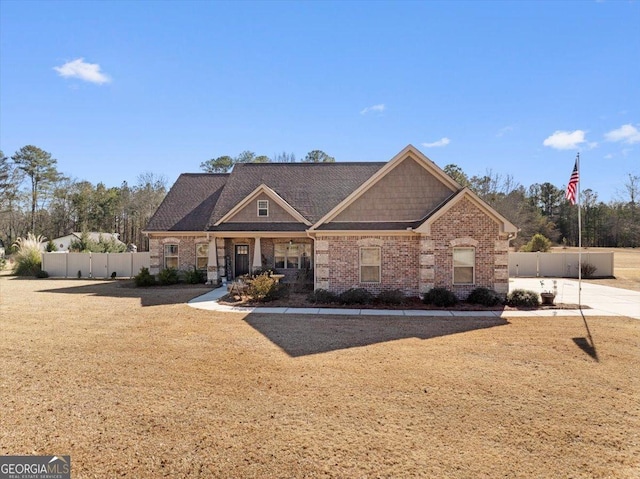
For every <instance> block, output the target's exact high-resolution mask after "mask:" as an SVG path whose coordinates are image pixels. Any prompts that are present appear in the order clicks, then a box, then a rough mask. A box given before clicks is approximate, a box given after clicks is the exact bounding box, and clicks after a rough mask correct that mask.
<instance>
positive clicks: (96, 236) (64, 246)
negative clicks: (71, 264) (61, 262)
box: [43, 231, 126, 252]
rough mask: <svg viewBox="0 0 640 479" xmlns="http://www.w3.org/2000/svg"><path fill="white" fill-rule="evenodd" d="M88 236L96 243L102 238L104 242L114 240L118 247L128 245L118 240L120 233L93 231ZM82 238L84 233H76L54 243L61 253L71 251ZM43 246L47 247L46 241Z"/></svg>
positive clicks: (62, 237) (55, 240)
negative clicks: (71, 247) (73, 245)
mask: <svg viewBox="0 0 640 479" xmlns="http://www.w3.org/2000/svg"><path fill="white" fill-rule="evenodd" d="M87 234H88V236H89V239H90V240H92V241H95V242H96V243H97V242H99V241H100V238H102V241H110V240H111V239H112V238H113V240H114V241H115V243H116V244H117V245H122V246H125V247H126V245H125V244H124V243H123V242H122V241H120V240H119V239H118V236H119V235H118V233H97V232H95V231H92V232H89V233H87ZM81 238H82V233H79V232H75V233H70V234H68V235H65V236H60V237H59V238H54V239H53V243H54V244H55V245H56V248H58V251H59V252H63V251H69V247H70V246H71V243H73V242H74V241H80V239H81ZM43 245H44V247H46V246H47V242H46V241H45V242H44V243H43Z"/></svg>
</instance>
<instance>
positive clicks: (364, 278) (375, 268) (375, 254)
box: [360, 246, 382, 283]
mask: <svg viewBox="0 0 640 479" xmlns="http://www.w3.org/2000/svg"><path fill="white" fill-rule="evenodd" d="M381 264H382V253H381V251H380V248H379V247H377V246H376V247H362V248H360V282H361V283H379V282H380V270H381Z"/></svg>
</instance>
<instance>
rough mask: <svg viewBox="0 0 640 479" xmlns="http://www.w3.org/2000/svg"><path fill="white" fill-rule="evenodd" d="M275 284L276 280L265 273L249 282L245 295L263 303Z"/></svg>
mask: <svg viewBox="0 0 640 479" xmlns="http://www.w3.org/2000/svg"><path fill="white" fill-rule="evenodd" d="M276 284H278V283H276V280H275V279H273V278H272V277H271V276H269V275H268V274H267V273H263V274H259V275H258V276H256V277H255V278H253V279H252V280H251V283H250V284H249V289H248V291H247V293H248V294H249V296H251V297H252V298H253V299H254V300H256V301H264V300H265V299H266V298H267V296H268V295H269V293H271V292H272V290H273V289H275V287H276Z"/></svg>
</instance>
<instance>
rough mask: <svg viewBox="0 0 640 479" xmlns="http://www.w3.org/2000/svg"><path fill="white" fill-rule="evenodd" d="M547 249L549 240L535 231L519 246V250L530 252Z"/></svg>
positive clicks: (549, 243)
mask: <svg viewBox="0 0 640 479" xmlns="http://www.w3.org/2000/svg"><path fill="white" fill-rule="evenodd" d="M549 249H551V240H549V239H548V238H547V237H546V236H544V235H541V234H540V233H536V234H534V235H533V237H532V238H531V240H529V242H528V243H527V244H526V245H524V246H523V247H522V248H520V251H525V252H528V253H532V252H536V251H542V252H545V251H549Z"/></svg>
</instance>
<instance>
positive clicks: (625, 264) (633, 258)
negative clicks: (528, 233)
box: [551, 248, 640, 291]
mask: <svg viewBox="0 0 640 479" xmlns="http://www.w3.org/2000/svg"><path fill="white" fill-rule="evenodd" d="M551 251H552V252H554V253H562V252H565V251H578V249H577V248H567V249H563V248H552V249H551ZM583 251H590V252H594V253H598V252H603V253H608V252H610V251H613V253H614V254H613V274H614V276H615V278H611V279H589V280H585V281H588V282H590V283H595V284H602V285H605V286H612V287H614V288H623V289H631V290H633V291H640V248H588V249H584V250H583Z"/></svg>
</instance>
